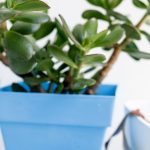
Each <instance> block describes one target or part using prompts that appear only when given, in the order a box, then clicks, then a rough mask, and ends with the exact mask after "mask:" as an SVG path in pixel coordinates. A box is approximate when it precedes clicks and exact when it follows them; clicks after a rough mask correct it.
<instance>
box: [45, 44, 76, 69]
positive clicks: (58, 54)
mask: <svg viewBox="0 0 150 150" xmlns="http://www.w3.org/2000/svg"><path fill="white" fill-rule="evenodd" d="M48 52H49V53H50V54H51V55H52V56H54V57H55V58H57V59H58V60H60V61H63V62H64V63H66V64H68V65H69V66H71V67H73V68H77V66H76V64H75V63H74V62H73V61H72V60H71V59H70V58H69V57H68V56H67V55H66V54H65V53H64V52H63V51H62V50H61V49H59V48H58V47H56V46H50V45H49V46H48Z"/></svg>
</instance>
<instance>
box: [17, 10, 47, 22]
mask: <svg viewBox="0 0 150 150" xmlns="http://www.w3.org/2000/svg"><path fill="white" fill-rule="evenodd" d="M14 19H15V20H18V21H24V22H29V23H35V24H36V23H37V24H42V23H45V22H48V21H49V20H50V18H49V16H48V15H47V14H45V13H42V12H24V13H20V14H18V15H17V16H16V17H14Z"/></svg>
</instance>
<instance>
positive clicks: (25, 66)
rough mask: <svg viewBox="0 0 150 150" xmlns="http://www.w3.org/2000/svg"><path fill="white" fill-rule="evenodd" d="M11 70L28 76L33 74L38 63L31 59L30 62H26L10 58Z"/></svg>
mask: <svg viewBox="0 0 150 150" xmlns="http://www.w3.org/2000/svg"><path fill="white" fill-rule="evenodd" d="M8 61H9V65H10V68H11V69H12V70H13V71H14V72H15V73H16V74H20V75H22V74H27V73H29V72H31V71H32V70H33V69H34V68H35V66H36V62H35V60H34V59H30V60H28V61H24V60H21V59H15V58H10V57H9V58H8Z"/></svg>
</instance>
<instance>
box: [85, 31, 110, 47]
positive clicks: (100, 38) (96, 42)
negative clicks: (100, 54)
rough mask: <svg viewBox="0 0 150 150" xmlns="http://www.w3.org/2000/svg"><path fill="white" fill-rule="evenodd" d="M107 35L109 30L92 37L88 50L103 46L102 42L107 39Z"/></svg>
mask: <svg viewBox="0 0 150 150" xmlns="http://www.w3.org/2000/svg"><path fill="white" fill-rule="evenodd" d="M107 33H108V30H104V31H102V32H100V33H97V34H95V35H94V36H92V37H91V39H89V42H90V43H89V44H88V45H87V46H86V48H88V49H90V48H95V47H99V46H101V42H102V41H103V40H104V39H105V38H106V36H107Z"/></svg>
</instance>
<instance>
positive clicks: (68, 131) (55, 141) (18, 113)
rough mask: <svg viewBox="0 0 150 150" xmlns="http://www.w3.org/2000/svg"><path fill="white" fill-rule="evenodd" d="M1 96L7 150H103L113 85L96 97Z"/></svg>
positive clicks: (6, 93)
mask: <svg viewBox="0 0 150 150" xmlns="http://www.w3.org/2000/svg"><path fill="white" fill-rule="evenodd" d="M9 90H11V89H10V87H7V88H4V89H2V90H1V92H0V126H1V130H2V136H3V140H4V144H5V149H6V150H102V149H103V146H104V135H105V131H106V128H107V127H108V126H110V125H111V119H112V112H113V105H114V98H115V93H116V86H115V85H103V86H101V87H100V88H98V90H97V94H96V95H67V94H66V95H60V94H38V93H16V92H11V91H9Z"/></svg>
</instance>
